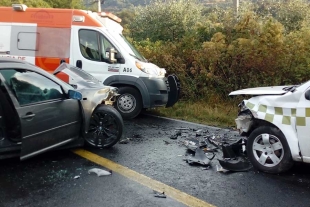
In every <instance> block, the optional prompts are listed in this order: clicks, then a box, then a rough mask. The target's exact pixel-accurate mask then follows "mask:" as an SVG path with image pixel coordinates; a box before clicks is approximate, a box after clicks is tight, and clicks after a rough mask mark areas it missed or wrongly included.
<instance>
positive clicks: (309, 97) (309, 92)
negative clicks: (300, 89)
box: [305, 90, 310, 101]
mask: <svg viewBox="0 0 310 207" xmlns="http://www.w3.org/2000/svg"><path fill="white" fill-rule="evenodd" d="M305 98H306V99H307V100H309V101H310V90H308V91H307V92H306V93H305Z"/></svg>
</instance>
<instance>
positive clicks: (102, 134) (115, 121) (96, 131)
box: [85, 105, 124, 148]
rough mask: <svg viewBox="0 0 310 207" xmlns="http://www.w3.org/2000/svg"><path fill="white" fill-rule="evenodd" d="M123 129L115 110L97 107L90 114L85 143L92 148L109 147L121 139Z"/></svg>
mask: <svg viewBox="0 0 310 207" xmlns="http://www.w3.org/2000/svg"><path fill="white" fill-rule="evenodd" d="M123 128H124V123H123V119H122V117H121V116H120V114H119V113H118V111H117V110H116V109H114V108H113V107H111V106H106V105H102V106H99V107H98V108H97V109H96V110H95V111H94V112H93V114H92V117H91V120H90V126H89V131H88V133H87V134H86V135H85V141H86V142H87V143H88V144H89V145H91V146H93V147H98V148H105V147H111V146H113V145H114V144H116V143H117V142H118V141H119V139H120V138H121V136H122V133H123Z"/></svg>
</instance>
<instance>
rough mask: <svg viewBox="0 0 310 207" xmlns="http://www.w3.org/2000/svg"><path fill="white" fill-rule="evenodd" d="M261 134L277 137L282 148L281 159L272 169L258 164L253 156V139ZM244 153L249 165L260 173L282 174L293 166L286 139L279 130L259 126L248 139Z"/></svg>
mask: <svg viewBox="0 0 310 207" xmlns="http://www.w3.org/2000/svg"><path fill="white" fill-rule="evenodd" d="M261 134H269V135H273V136H275V137H277V138H278V139H279V140H280V142H281V144H282V146H283V151H284V155H283V158H282V160H281V161H280V162H279V163H278V164H277V165H275V166H273V167H266V166H264V165H262V164H260V163H259V162H258V161H257V159H256V158H255V156H254V153H253V143H254V140H255V138H256V137H258V136H260V135H261ZM246 151H247V155H248V157H249V159H250V161H251V163H252V164H253V166H254V168H256V169H258V170H260V171H263V172H267V173H272V174H277V173H282V172H285V171H287V170H289V169H290V168H291V167H292V166H293V165H294V162H293V159H292V154H291V150H290V148H289V145H288V143H287V141H286V138H285V136H284V134H283V133H282V132H281V131H280V130H279V129H277V128H275V127H270V126H260V127H258V128H256V129H255V130H253V132H252V133H251V134H250V136H249V137H248V140H247V145H246Z"/></svg>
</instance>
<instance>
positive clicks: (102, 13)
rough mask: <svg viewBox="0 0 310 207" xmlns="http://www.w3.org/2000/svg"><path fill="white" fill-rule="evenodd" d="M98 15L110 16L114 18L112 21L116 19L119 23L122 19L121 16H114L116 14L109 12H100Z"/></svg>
mask: <svg viewBox="0 0 310 207" xmlns="http://www.w3.org/2000/svg"><path fill="white" fill-rule="evenodd" d="M99 15H100V16H101V17H108V18H110V19H112V20H114V21H116V22H118V23H121V21H122V19H121V18H119V17H118V16H116V15H114V14H112V13H110V12H101V13H99Z"/></svg>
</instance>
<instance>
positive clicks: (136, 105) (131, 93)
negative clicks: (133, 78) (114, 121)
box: [115, 86, 143, 119]
mask: <svg viewBox="0 0 310 207" xmlns="http://www.w3.org/2000/svg"><path fill="white" fill-rule="evenodd" d="M118 93H119V94H120V95H119V96H117V98H116V101H115V108H116V109H117V111H118V112H119V113H120V114H121V115H122V117H123V118H124V119H133V118H135V117H136V116H138V115H139V114H140V112H141V110H142V105H143V104H142V97H141V94H140V92H139V91H138V90H137V89H135V88H133V87H129V86H124V87H119V88H118Z"/></svg>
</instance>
